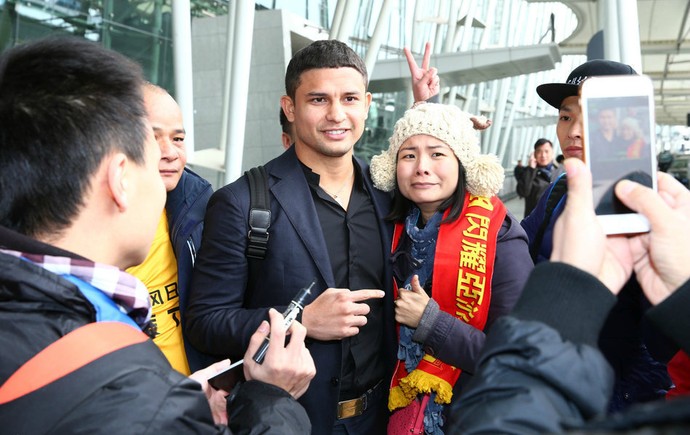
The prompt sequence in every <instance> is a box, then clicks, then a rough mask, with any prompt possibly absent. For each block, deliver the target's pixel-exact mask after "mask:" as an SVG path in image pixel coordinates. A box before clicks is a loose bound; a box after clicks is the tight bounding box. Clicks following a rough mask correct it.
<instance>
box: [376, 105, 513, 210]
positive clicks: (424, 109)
mask: <svg viewBox="0 0 690 435" xmlns="http://www.w3.org/2000/svg"><path fill="white" fill-rule="evenodd" d="M418 134H425V135H429V136H433V137H435V138H436V139H439V140H441V141H443V142H444V143H446V144H448V146H450V148H451V149H452V150H453V153H454V154H455V156H456V157H457V158H458V160H460V162H461V163H462V166H463V167H464V168H465V186H466V187H467V190H468V191H469V192H470V193H471V194H472V195H477V196H486V197H491V196H493V195H495V194H497V193H498V191H499V190H500V189H501V187H502V186H503V179H504V178H505V174H504V171H503V167H502V166H501V164H500V163H499V162H498V158H497V157H496V156H495V155H493V154H480V151H481V150H480V149H479V138H478V137H477V132H476V131H475V130H474V127H473V124H472V121H471V120H470V115H469V114H468V113H466V112H463V111H462V110H460V109H459V108H458V107H457V106H452V105H445V104H433V103H425V104H420V105H418V106H417V107H414V108H412V109H409V110H407V111H406V112H405V115H404V116H403V117H402V118H401V119H399V120H398V122H396V123H395V127H394V129H393V136H391V138H390V139H389V140H388V142H389V143H390V146H389V147H388V149H387V150H385V151H383V152H381V154H379V155H377V156H374V157H372V159H371V178H372V179H373V181H374V186H376V187H377V188H378V189H381V190H383V191H385V192H390V191H391V190H393V189H395V186H396V184H397V183H396V174H395V172H396V167H397V161H398V151H399V150H400V146H401V145H402V144H403V143H404V142H405V141H406V140H407V139H408V138H410V137H412V136H416V135H418Z"/></svg>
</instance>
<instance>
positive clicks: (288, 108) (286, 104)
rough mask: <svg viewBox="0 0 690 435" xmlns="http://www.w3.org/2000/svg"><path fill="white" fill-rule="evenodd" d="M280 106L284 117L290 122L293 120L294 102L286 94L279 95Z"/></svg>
mask: <svg viewBox="0 0 690 435" xmlns="http://www.w3.org/2000/svg"><path fill="white" fill-rule="evenodd" d="M280 107H282V109H283V113H284V114H285V117H286V118H287V120H288V121H290V122H295V103H294V102H293V101H292V98H290V97H288V96H287V95H283V96H282V97H280Z"/></svg>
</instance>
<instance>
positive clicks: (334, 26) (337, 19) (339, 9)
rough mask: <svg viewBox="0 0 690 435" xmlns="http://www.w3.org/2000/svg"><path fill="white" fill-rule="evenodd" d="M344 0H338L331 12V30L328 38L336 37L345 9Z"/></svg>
mask: <svg viewBox="0 0 690 435" xmlns="http://www.w3.org/2000/svg"><path fill="white" fill-rule="evenodd" d="M345 2H346V0H338V2H337V3H336V5H335V12H334V13H333V22H331V32H330V33H329V34H328V39H337V37H338V30H339V29H340V24H341V23H342V21H343V11H344V10H345Z"/></svg>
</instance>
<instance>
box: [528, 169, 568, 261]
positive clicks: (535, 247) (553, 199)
mask: <svg viewBox="0 0 690 435" xmlns="http://www.w3.org/2000/svg"><path fill="white" fill-rule="evenodd" d="M566 192H568V180H567V179H566V178H565V174H563V175H561V176H560V177H558V179H557V180H556V181H555V182H554V183H553V185H552V186H551V189H550V190H549V191H548V192H546V193H545V194H546V195H548V198H547V199H546V210H544V219H543V220H542V221H541V225H539V229H538V230H537V233H536V234H535V235H534V240H533V241H531V243H530V247H529V253H530V255H531V256H532V261H533V262H534V263H535V264H536V263H537V256H538V255H539V248H541V242H542V241H543V239H544V233H545V232H546V229H547V228H548V227H549V223H551V217H552V216H553V211H554V210H555V209H556V206H558V203H559V202H561V198H563V195H565V194H566Z"/></svg>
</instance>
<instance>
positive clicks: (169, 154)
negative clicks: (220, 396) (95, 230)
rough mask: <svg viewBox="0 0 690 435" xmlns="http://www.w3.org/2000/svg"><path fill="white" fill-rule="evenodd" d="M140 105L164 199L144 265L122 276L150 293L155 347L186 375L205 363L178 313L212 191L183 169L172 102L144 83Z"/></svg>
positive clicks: (180, 132) (181, 134) (180, 131)
mask: <svg viewBox="0 0 690 435" xmlns="http://www.w3.org/2000/svg"><path fill="white" fill-rule="evenodd" d="M144 103H145V106H146V112H147V117H148V120H149V122H150V123H151V126H152V127H153V132H154V135H155V137H156V141H157V142H158V145H159V146H160V150H161V159H160V162H159V165H158V171H159V173H160V175H161V178H162V179H163V183H164V184H165V189H166V191H167V200H166V203H165V210H163V214H162V216H161V218H160V221H159V223H158V229H157V230H156V236H155V239H154V241H153V245H152V246H151V249H150V250H149V253H148V256H147V257H146V260H144V262H143V263H142V264H140V265H139V266H135V267H132V268H129V269H127V271H128V272H129V273H131V274H132V275H134V276H136V277H137V278H139V279H140V280H141V281H142V282H143V283H144V284H145V285H146V288H148V290H149V295H150V297H151V305H152V310H153V317H152V318H153V320H154V321H155V323H156V326H157V330H158V334H157V335H156V337H155V338H154V342H155V343H156V344H157V345H158V347H159V348H160V349H161V351H163V353H164V354H165V356H166V358H167V359H168V361H170V364H171V365H172V366H173V367H174V368H175V369H176V370H178V371H179V372H181V373H184V374H189V373H190V371H196V370H198V369H201V368H203V367H206V366H207V365H208V363H209V362H210V361H209V359H210V358H209V357H207V356H204V355H203V354H200V353H199V352H198V351H196V350H195V349H194V348H192V347H191V346H189V345H187V344H186V343H185V342H184V340H183V337H182V324H181V322H182V316H181V310H182V309H184V306H185V302H186V298H187V293H188V289H189V284H190V278H191V272H192V267H193V266H194V260H195V258H196V253H197V251H198V249H199V245H200V243H201V232H202V229H203V223H204V213H205V211H206V203H207V202H208V199H209V197H210V196H211V193H213V189H212V188H211V185H210V184H209V183H208V182H207V181H206V180H204V179H203V178H201V177H199V176H198V175H197V174H195V173H194V172H192V171H190V170H189V169H187V168H185V164H186V162H187V155H186V150H185V143H184V139H185V130H184V124H183V121H182V111H181V110H180V107H179V105H178V104H177V102H175V100H174V99H173V98H172V97H171V96H170V95H169V94H168V93H167V92H166V91H165V90H164V89H162V88H160V87H158V86H155V85H152V84H146V85H145V86H144Z"/></svg>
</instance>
